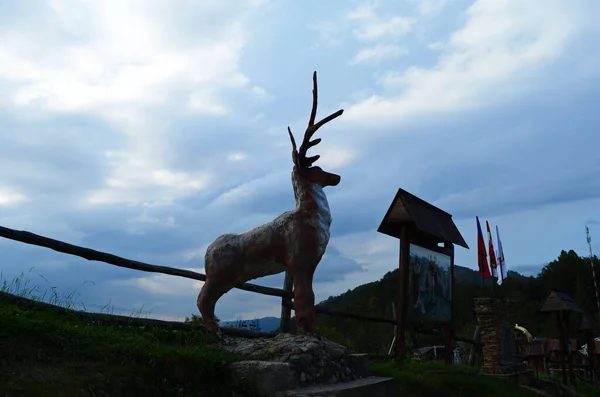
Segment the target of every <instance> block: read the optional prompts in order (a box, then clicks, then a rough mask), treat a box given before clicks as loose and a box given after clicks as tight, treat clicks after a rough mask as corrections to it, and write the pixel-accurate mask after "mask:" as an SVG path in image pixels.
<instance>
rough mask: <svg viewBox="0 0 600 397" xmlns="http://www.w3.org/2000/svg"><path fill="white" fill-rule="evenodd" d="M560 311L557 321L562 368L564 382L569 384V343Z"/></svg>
mask: <svg viewBox="0 0 600 397" xmlns="http://www.w3.org/2000/svg"><path fill="white" fill-rule="evenodd" d="M561 313H562V312H560V311H558V312H556V322H557V325H558V332H559V335H560V338H559V341H560V370H561V372H562V378H563V384H564V385H565V386H566V385H567V369H566V368H565V354H566V352H567V345H566V341H565V328H564V327H563V321H562V316H561Z"/></svg>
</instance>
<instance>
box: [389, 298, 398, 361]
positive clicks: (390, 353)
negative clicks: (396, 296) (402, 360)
mask: <svg viewBox="0 0 600 397" xmlns="http://www.w3.org/2000/svg"><path fill="white" fill-rule="evenodd" d="M396 313H397V311H396V302H392V315H393V317H394V320H395V321H396V325H394V338H393V339H392V343H391V344H390V350H389V351H388V355H389V356H391V355H392V352H393V351H394V345H395V343H396V330H397V329H398V325H397V324H398V319H397V314H396Z"/></svg>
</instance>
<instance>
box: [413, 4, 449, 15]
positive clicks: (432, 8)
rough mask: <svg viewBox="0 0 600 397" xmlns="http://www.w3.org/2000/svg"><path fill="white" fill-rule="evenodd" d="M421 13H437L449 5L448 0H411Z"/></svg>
mask: <svg viewBox="0 0 600 397" xmlns="http://www.w3.org/2000/svg"><path fill="white" fill-rule="evenodd" d="M410 2H411V3H414V4H415V6H416V8H417V10H418V11H419V12H420V13H421V14H425V15H429V14H435V13H437V12H438V11H440V10H442V8H444V7H445V6H446V5H448V3H449V1H448V0H410Z"/></svg>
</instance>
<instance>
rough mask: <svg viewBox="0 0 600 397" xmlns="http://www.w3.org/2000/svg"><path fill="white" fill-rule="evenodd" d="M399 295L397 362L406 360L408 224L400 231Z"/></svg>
mask: <svg viewBox="0 0 600 397" xmlns="http://www.w3.org/2000/svg"><path fill="white" fill-rule="evenodd" d="M398 266H399V267H400V268H399V271H398V295H397V304H396V307H397V316H396V320H397V324H396V357H395V359H396V362H398V363H401V362H403V361H404V357H405V355H406V346H405V345H404V334H405V331H406V326H407V320H408V307H407V305H406V300H407V297H408V276H409V266H410V242H409V241H408V233H407V230H406V226H402V229H401V233H400V260H399V263H398Z"/></svg>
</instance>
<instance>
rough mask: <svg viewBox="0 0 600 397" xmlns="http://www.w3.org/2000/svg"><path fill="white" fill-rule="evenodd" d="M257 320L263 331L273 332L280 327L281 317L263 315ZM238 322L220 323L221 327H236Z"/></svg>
mask: <svg viewBox="0 0 600 397" xmlns="http://www.w3.org/2000/svg"><path fill="white" fill-rule="evenodd" d="M249 320H250V319H249ZM251 320H254V319H251ZM257 320H258V326H259V328H260V330H261V331H262V332H271V331H275V330H276V329H277V328H279V318H277V317H263V318H259V319H257ZM237 323H238V322H237V321H221V324H220V325H221V327H235V326H236V325H237Z"/></svg>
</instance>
